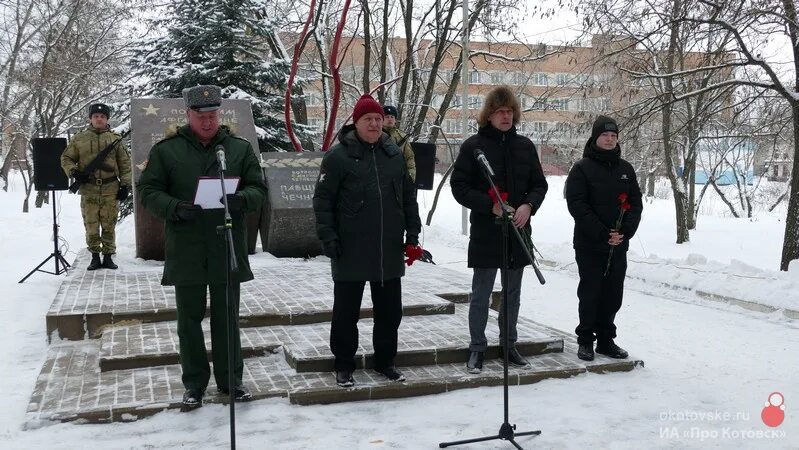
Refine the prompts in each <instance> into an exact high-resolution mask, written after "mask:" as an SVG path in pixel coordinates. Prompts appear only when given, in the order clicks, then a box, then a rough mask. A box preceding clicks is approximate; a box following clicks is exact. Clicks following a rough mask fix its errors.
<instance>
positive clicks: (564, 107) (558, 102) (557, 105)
mask: <svg viewBox="0 0 799 450" xmlns="http://www.w3.org/2000/svg"><path fill="white" fill-rule="evenodd" d="M550 107H551V108H552V109H553V110H555V111H568V110H569V99H568V98H556V99H554V100H552V103H550Z"/></svg>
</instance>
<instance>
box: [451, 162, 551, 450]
mask: <svg viewBox="0 0 799 450" xmlns="http://www.w3.org/2000/svg"><path fill="white" fill-rule="evenodd" d="M480 167H481V168H482V169H483V174H485V176H486V178H487V179H488V182H489V183H490V184H491V189H492V190H493V191H494V194H495V195H496V198H497V202H499V205H500V207H501V208H502V212H503V213H502V218H501V220H502V286H503V287H502V315H503V317H504V318H505V320H504V324H503V328H504V333H503V337H502V349H503V355H502V368H503V383H502V386H503V388H502V393H503V406H504V412H505V416H504V422H502V425H501V426H500V427H499V433H497V434H495V435H492V436H483V437H478V438H472V439H464V440H461V441H453V442H442V443H440V444H438V447H439V448H445V447H449V446H451V445H460V444H471V443H474V442H484V441H492V440H495V439H501V440H504V441H508V442H510V443H511V444H513V446H514V447H516V448H517V449H519V450H522V447H521V446H520V445H519V444H518V443H516V440H515V438H516V437H517V436H538V435H539V434H541V430H535V431H523V432H520V433H517V432H516V424H513V425H511V424H510V422H509V420H508V356H509V354H508V353H509V351H510V349H509V347H508V336H509V335H510V320H508V288H509V286H508V282H509V274H508V239H509V237H510V235H509V233H508V229H509V228H510V229H512V230H513V231H514V232H515V235H516V238H517V239H518V240H519V245H521V246H522V248H524V249H525V253H526V254H527V257H528V259H530V262H531V263H532V264H533V268H534V269H535V270H536V275H537V276H538V280H539V281H540V282H541V284H544V277H543V276H542V275H541V272H540V271H538V269H537V267H536V265H535V260H534V258H533V257H532V255H531V254H530V251H529V250H528V249H527V246H526V245H525V243H524V240H522V236H521V234H519V230H517V229H516V227H515V226H513V223H511V218H512V214H513V213H512V212H511V210H510V206H508V204H507V203H505V202H504V201H503V200H502V196H500V195H499V189H497V186H496V184H494V180H493V179H492V178H491V173H490V172H489V171H488V168H487V167H486V166H485V165H484V164H480Z"/></svg>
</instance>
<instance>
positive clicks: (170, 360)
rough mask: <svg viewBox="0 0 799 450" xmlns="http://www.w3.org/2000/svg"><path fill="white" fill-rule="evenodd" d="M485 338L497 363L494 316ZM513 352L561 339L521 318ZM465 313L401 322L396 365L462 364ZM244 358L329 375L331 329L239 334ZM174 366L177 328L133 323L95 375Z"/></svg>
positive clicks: (366, 352) (114, 330)
mask: <svg viewBox="0 0 799 450" xmlns="http://www.w3.org/2000/svg"><path fill="white" fill-rule="evenodd" d="M489 317H490V319H489V324H488V326H487V327H486V337H487V338H488V340H489V343H490V345H489V348H488V350H487V351H486V355H485V356H486V359H495V358H501V354H500V348H499V346H498V344H499V335H498V326H497V321H496V313H495V312H493V311H491V312H490V315H489ZM372 327H373V321H372V320H371V319H363V320H361V321H360V323H359V326H358V328H359V330H360V337H359V341H360V344H361V346H360V348H359V349H358V352H357V354H356V365H357V367H358V368H364V367H367V368H372V367H374V363H373V359H374V358H373V353H374V351H373V347H372ZM203 330H204V331H205V338H206V343H205V346H206V349H208V350H209V354H210V350H211V334H210V324H209V321H207V320H205V321H203ZM517 330H518V332H519V341H518V342H517V344H516V346H517V348H518V349H519V351H520V352H521V353H522V354H523V355H525V356H532V355H539V354H543V353H551V352H560V351H562V350H563V339H561V338H557V337H552V336H551V334H549V333H550V331H549V330H548V329H546V328H543V327H542V326H541V325H538V324H536V323H535V322H532V321H528V320H526V319H524V318H522V319H521V320H520V323H519V325H518V326H517ZM469 341H470V338H469V328H468V307H466V306H462V305H456V306H454V307H453V314H444V315H438V316H435V317H431V316H409V317H404V318H403V320H402V324H401V325H400V330H399V342H398V345H397V349H398V352H397V357H396V360H395V362H396V364H397V365H402V366H419V365H429V364H444V363H465V362H466V361H467V360H468V358H469ZM241 347H242V355H243V356H244V358H250V357H254V356H263V355H265V354H269V353H274V352H275V350H276V349H278V348H279V347H285V355H286V359H287V361H288V362H289V364H290V365H291V367H292V368H294V369H295V370H296V371H298V372H324V371H330V370H333V355H332V354H331V353H330V324H329V323H324V324H310V325H299V326H297V325H295V326H280V325H279V326H271V327H252V328H242V329H241ZM177 363H178V336H177V323H176V322H174V321H173V322H155V323H138V324H132V325H125V326H109V327H106V328H105V329H104V332H103V336H102V338H101V339H100V360H99V364H100V370H101V371H104V372H105V371H109V370H120V369H132V368H137V367H154V366H163V365H168V364H177Z"/></svg>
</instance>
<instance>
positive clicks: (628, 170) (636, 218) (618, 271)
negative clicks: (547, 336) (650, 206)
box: [566, 116, 643, 361]
mask: <svg viewBox="0 0 799 450" xmlns="http://www.w3.org/2000/svg"><path fill="white" fill-rule="evenodd" d="M566 203H567V204H568V207H569V213H570V214H571V215H572V217H573V218H574V240H573V242H574V251H575V259H576V261H577V269H578V271H579V273H580V284H579V285H578V287H577V297H578V298H579V301H580V306H579V309H578V311H579V316H580V323H579V325H578V326H577V329H576V330H575V333H576V334H577V343H578V344H579V348H578V351H577V356H578V357H579V358H580V359H582V360H585V361H591V360H593V359H594V340H596V341H597V346H596V353H600V354H603V355H605V356H609V357H611V358H618V359H623V358H627V352H626V351H625V350H624V349H623V348H621V347H619V346H618V345H616V344H615V343H614V342H613V339H614V338H615V337H616V325H615V323H614V322H615V319H616V313H617V312H618V311H619V309H621V303H622V296H623V292H624V277H625V275H626V272H627V249H628V247H629V244H628V242H629V240H630V239H631V238H632V237H633V235H634V234H635V231H636V230H637V229H638V224H639V223H640V221H641V211H642V210H643V205H642V203H641V189H640V188H639V187H638V179H637V177H636V175H635V170H634V169H633V166H632V165H631V164H630V163H628V162H627V161H625V160H624V159H622V158H621V147H620V146H619V127H618V124H617V123H616V121H615V120H613V119H612V118H610V117H607V116H599V117H597V119H596V120H595V121H594V124H593V126H592V129H591V138H590V139H589V140H588V142H586V144H585V149H584V150H583V158H582V159H581V160H579V161H577V163H575V164H574V166H573V167H572V168H571V170H570V171H569V176H568V177H567V178H566Z"/></svg>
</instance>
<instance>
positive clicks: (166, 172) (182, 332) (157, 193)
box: [137, 86, 266, 409]
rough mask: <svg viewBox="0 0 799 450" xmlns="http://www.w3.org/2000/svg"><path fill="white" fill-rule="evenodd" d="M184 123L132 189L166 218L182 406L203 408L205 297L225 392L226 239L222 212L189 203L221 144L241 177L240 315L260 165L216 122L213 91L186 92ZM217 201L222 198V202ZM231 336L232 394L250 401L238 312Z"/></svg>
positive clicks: (234, 211) (160, 145)
mask: <svg viewBox="0 0 799 450" xmlns="http://www.w3.org/2000/svg"><path fill="white" fill-rule="evenodd" d="M183 98H184V100H185V102H186V116H187V119H188V125H184V126H182V127H180V128H179V129H178V130H177V131H176V132H175V133H173V134H172V135H170V136H167V137H166V138H165V139H163V140H161V141H160V142H157V143H156V144H155V145H154V146H153V148H152V149H151V150H150V155H149V158H148V160H147V163H146V167H145V168H144V170H143V171H142V174H141V178H140V179H139V182H138V185H137V189H138V194H139V198H140V200H141V203H142V205H143V206H144V207H145V208H147V210H148V211H150V212H151V213H152V214H153V215H155V216H156V217H159V218H161V219H163V220H164V223H165V228H166V248H165V250H166V261H165V264H164V275H163V279H162V280H161V284H163V285H165V286H175V298H176V301H177V313H178V339H179V343H180V365H181V368H182V369H183V385H184V386H185V388H186V392H185V393H184V395H183V404H184V407H185V409H192V408H196V407H199V406H202V398H203V395H204V394H205V389H206V387H207V386H208V381H209V379H210V376H211V371H210V368H209V365H208V357H207V352H206V349H205V339H204V337H203V331H202V328H201V322H202V320H203V317H205V308H206V299H207V292H208V291H210V295H211V347H212V352H213V354H212V358H213V370H214V379H215V380H216V386H217V390H218V391H219V392H222V393H224V394H228V393H229V391H228V371H227V367H228V365H227V358H228V350H227V349H228V346H227V339H226V338H227V335H226V329H227V326H226V304H225V290H226V288H227V286H226V275H227V269H226V260H225V242H224V241H223V240H222V239H220V237H219V236H218V234H217V230H216V227H217V226H219V225H222V224H223V223H224V210H223V209H221V208H222V205H221V203H220V205H219V208H215V209H203V208H202V207H200V206H199V205H195V204H194V195H195V191H196V187H197V180H198V179H199V178H200V177H203V176H211V177H215V176H218V171H219V163H218V161H217V158H216V149H217V147H218V146H220V145H221V146H222V147H224V152H225V160H226V163H227V170H226V172H225V175H226V176H227V177H239V178H240V181H239V186H238V189H237V190H236V192H235V193H229V194H228V196H227V198H228V206H229V209H230V214H231V216H232V219H233V240H234V247H235V252H236V260H237V263H238V272H235V273H233V284H232V286H230V291H231V296H230V301H231V302H232V304H233V309H234V310H235V311H237V312H238V309H239V294H240V283H241V282H244V281H249V280H252V279H253V275H252V271H251V270H250V265H249V262H248V258H247V229H246V223H245V218H244V215H245V213H247V212H250V211H255V210H257V209H258V208H259V207H260V206H261V204H262V203H263V201H264V199H265V196H266V186H265V185H264V182H263V176H262V173H261V166H260V164H259V162H258V158H257V157H256V156H255V153H254V151H253V148H252V146H251V145H250V143H249V142H248V141H247V140H245V139H242V138H240V137H237V136H234V135H233V134H232V133H231V131H230V130H229V129H228V128H227V127H226V126H220V124H219V107H220V105H221V102H222V97H221V90H220V89H219V87H217V86H196V87H193V88H190V89H186V90H184V91H183ZM220 200H221V198H220ZM234 322H235V323H236V325H235V327H234V329H233V330H231V335H232V337H233V341H234V347H235V351H234V355H233V358H234V371H235V380H234V395H235V397H236V399H237V400H239V401H242V400H249V399H250V398H252V395H251V394H250V392H249V390H248V389H247V388H246V387H245V386H244V385H243V384H242V373H243V370H244V363H243V362H242V359H241V340H240V336H239V328H238V314H237V317H236V320H235V321H234Z"/></svg>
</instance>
